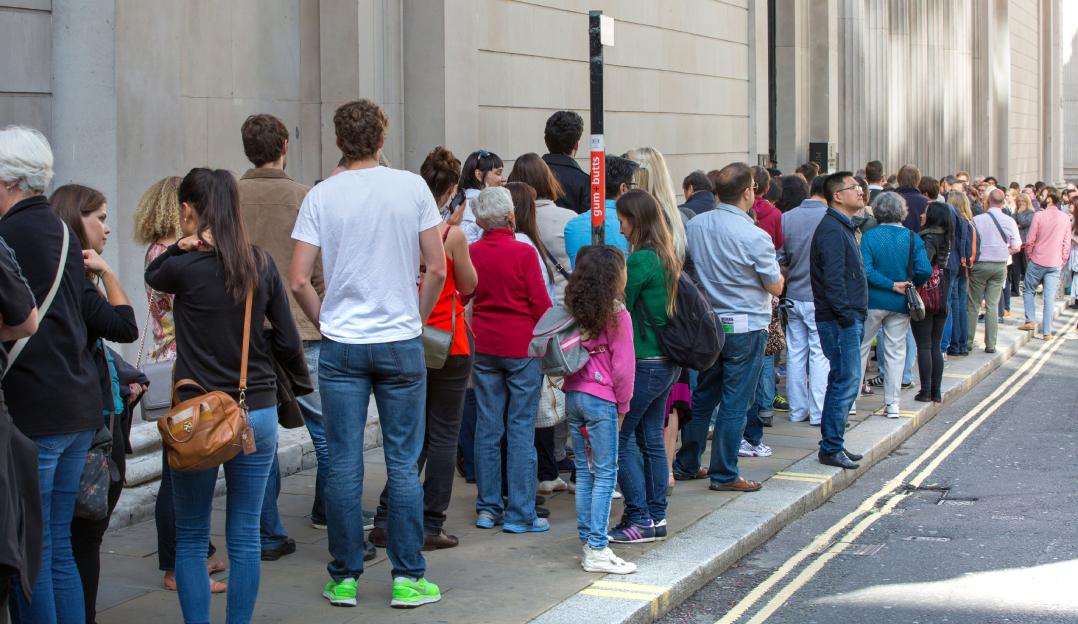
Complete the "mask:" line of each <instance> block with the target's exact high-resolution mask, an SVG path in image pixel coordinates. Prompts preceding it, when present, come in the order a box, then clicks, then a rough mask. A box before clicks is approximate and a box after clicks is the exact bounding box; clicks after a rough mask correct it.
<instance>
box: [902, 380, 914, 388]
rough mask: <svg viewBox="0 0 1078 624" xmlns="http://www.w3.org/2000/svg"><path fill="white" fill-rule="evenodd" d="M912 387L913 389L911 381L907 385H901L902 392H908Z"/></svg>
mask: <svg viewBox="0 0 1078 624" xmlns="http://www.w3.org/2000/svg"><path fill="white" fill-rule="evenodd" d="M912 387H913V382H912V381H911V382H909V383H908V384H902V389H903V390H909V389H910V388H912Z"/></svg>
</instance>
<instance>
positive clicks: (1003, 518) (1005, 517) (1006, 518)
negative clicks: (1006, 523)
mask: <svg viewBox="0 0 1078 624" xmlns="http://www.w3.org/2000/svg"><path fill="white" fill-rule="evenodd" d="M992 519H993V520H1011V521H1016V520H1025V519H1026V517H1025V516H992Z"/></svg>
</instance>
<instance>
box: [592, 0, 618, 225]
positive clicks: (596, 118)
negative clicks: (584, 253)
mask: <svg viewBox="0 0 1078 624" xmlns="http://www.w3.org/2000/svg"><path fill="white" fill-rule="evenodd" d="M588 20H589V23H588V36H589V44H590V45H589V50H590V54H591V160H590V167H589V168H588V169H589V177H590V178H591V244H592V245H604V244H606V145H605V143H604V141H603V46H604V45H611V46H612V45H614V20H613V18H610V17H605V16H603V12H602V11H592V12H591V13H590V14H589V17H588Z"/></svg>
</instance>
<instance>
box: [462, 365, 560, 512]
mask: <svg viewBox="0 0 1078 624" xmlns="http://www.w3.org/2000/svg"><path fill="white" fill-rule="evenodd" d="M542 380H543V375H542V373H540V372H539V360H538V359H537V358H510V357H500V356H497V355H488V354H486V353H476V354H475V364H474V365H473V367H472V385H473V386H474V387H475V400H476V405H477V409H476V423H475V479H476V484H477V485H478V488H479V496H478V497H477V498H476V500H475V511H476V512H477V513H478V512H480V511H488V512H490V513H492V514H494V516H495V517H498V516H500V515H502V513H504V514H505V523H506V524H512V525H516V526H527V525H530V524H533V523H534V522H535V519H536V516H535V486H536V482H535V479H536V476H537V474H538V468H539V459H538V457H537V456H536V454H535V412H536V410H538V409H539V389H540V384H541V382H542ZM507 405H508V411H507V410H506V406H507ZM503 434H504V435H505V437H506V442H507V450H506V473H507V474H506V482H507V485H508V489H509V506H508V508H506V507H505V505H504V504H503V503H502V452H501V439H502V435H503ZM573 448H576V447H575V446H574V447H573ZM579 478H580V474H579V472H578V473H577V479H579ZM578 483H579V481H578Z"/></svg>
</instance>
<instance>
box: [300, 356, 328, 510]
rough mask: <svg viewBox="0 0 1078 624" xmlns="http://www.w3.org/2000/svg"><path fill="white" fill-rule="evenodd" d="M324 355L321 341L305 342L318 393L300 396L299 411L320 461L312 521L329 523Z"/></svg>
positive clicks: (316, 478)
mask: <svg viewBox="0 0 1078 624" xmlns="http://www.w3.org/2000/svg"><path fill="white" fill-rule="evenodd" d="M321 352H322V341H321V340H304V341H303V358H304V359H305V360H307V368H308V369H309V370H310V371H311V382H313V385H314V392H312V393H311V394H308V395H306V396H301V397H299V399H298V401H299V411H300V413H302V414H303V422H305V423H307V432H308V433H310V434H311V444H313V445H314V456H315V459H317V461H318V474H317V476H316V477H315V482H314V484H315V485H314V504H313V505H312V506H311V522H317V523H320V524H325V522H326V506H325V503H324V502H323V501H324V500H325V497H326V475H327V474H328V473H329V447H328V446H326V423H325V421H324V419H323V418H322V397H321V396H319V394H318V356H319V354H320V353H321Z"/></svg>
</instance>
